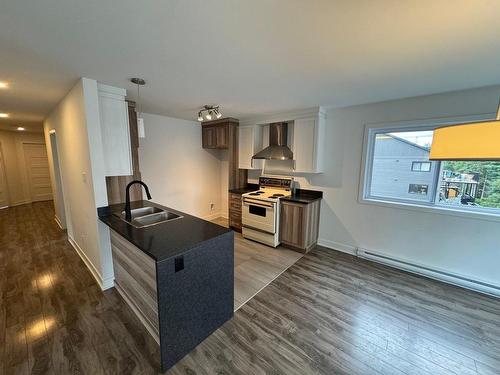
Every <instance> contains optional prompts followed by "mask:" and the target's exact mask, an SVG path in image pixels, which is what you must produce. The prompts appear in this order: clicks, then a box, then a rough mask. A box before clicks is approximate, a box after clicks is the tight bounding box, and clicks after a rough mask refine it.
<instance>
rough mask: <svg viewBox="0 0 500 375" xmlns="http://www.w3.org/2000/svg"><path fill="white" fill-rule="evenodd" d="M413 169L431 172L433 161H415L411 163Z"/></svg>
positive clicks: (414, 170)
mask: <svg viewBox="0 0 500 375" xmlns="http://www.w3.org/2000/svg"><path fill="white" fill-rule="evenodd" d="M411 170H412V171H413V172H430V171H431V162H429V161H414V162H413V163H412V164H411Z"/></svg>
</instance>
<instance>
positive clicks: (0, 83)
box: [0, 81, 9, 89]
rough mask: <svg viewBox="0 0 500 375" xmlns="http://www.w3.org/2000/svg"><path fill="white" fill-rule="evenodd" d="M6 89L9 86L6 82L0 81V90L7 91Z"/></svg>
mask: <svg viewBox="0 0 500 375" xmlns="http://www.w3.org/2000/svg"><path fill="white" fill-rule="evenodd" d="M8 88H9V84H8V83H7V82H4V81H0V89H8Z"/></svg>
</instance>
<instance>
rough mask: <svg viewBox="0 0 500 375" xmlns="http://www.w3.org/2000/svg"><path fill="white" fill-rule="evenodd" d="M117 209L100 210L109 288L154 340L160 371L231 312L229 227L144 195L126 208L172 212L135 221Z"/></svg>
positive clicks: (168, 366)
mask: <svg viewBox="0 0 500 375" xmlns="http://www.w3.org/2000/svg"><path fill="white" fill-rule="evenodd" d="M123 207H124V204H117V205H111V206H107V207H101V208H99V209H98V215H99V218H100V220H101V221H102V222H104V223H105V224H107V225H108V226H109V227H110V228H111V246H112V251H113V267H114V272H115V287H116V289H117V290H118V292H119V293H120V295H121V296H122V297H123V299H124V300H125V301H126V302H127V304H128V305H129V306H130V307H131V309H132V310H133V311H134V313H135V314H136V315H137V316H138V318H139V319H140V320H141V322H142V323H143V324H144V326H145V327H146V329H147V330H148V331H149V332H150V334H151V335H152V336H153V338H154V339H155V340H156V341H157V342H158V344H159V345H160V353H161V358H160V363H161V370H162V371H165V370H167V369H168V368H170V367H172V366H173V365H174V364H175V363H176V362H178V361H179V360H180V359H182V357H184V356H185V355H186V354H188V353H189V352H190V351H191V350H192V349H194V348H195V347H196V346H197V345H198V344H199V343H200V342H202V341H203V340H204V339H205V338H206V337H207V336H209V335H210V334H211V333H212V332H213V331H215V330H216V329H217V328H218V327H220V326H221V325H222V324H224V323H225V322H226V321H228V320H229V319H231V318H232V316H233V311H234V240H233V232H232V231H231V230H229V229H227V228H224V227H221V226H219V225H216V224H213V223H210V222H207V221H205V220H202V219H199V218H197V217H194V216H191V215H188V214H185V213H183V212H180V211H177V210H173V209H170V208H168V207H164V206H161V205H158V204H156V203H152V202H150V201H137V202H132V203H131V209H132V211H133V212H139V211H141V210H142V211H147V210H151V211H153V210H155V211H164V212H168V213H171V214H173V216H175V218H174V219H170V220H167V221H164V222H160V223H155V224H154V225H150V226H144V227H138V226H137V225H133V224H134V221H133V220H131V221H127V220H125V219H124V217H123V214H122V211H123ZM145 217H146V216H145Z"/></svg>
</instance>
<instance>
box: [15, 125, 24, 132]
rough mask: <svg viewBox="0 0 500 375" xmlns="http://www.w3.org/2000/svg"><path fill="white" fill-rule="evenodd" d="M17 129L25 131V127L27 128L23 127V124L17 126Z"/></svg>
mask: <svg viewBox="0 0 500 375" xmlns="http://www.w3.org/2000/svg"><path fill="white" fill-rule="evenodd" d="M17 130H19V131H20V132H22V131H24V130H26V129H25V128H23V127H22V126H18V127H17Z"/></svg>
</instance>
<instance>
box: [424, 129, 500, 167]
mask: <svg viewBox="0 0 500 375" xmlns="http://www.w3.org/2000/svg"><path fill="white" fill-rule="evenodd" d="M429 159H430V160H500V121H498V120H496V121H484V122H475V123H469V124H461V125H452V126H445V127H442V128H437V129H435V130H434V136H433V139H432V146H431V152H430V156H429Z"/></svg>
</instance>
